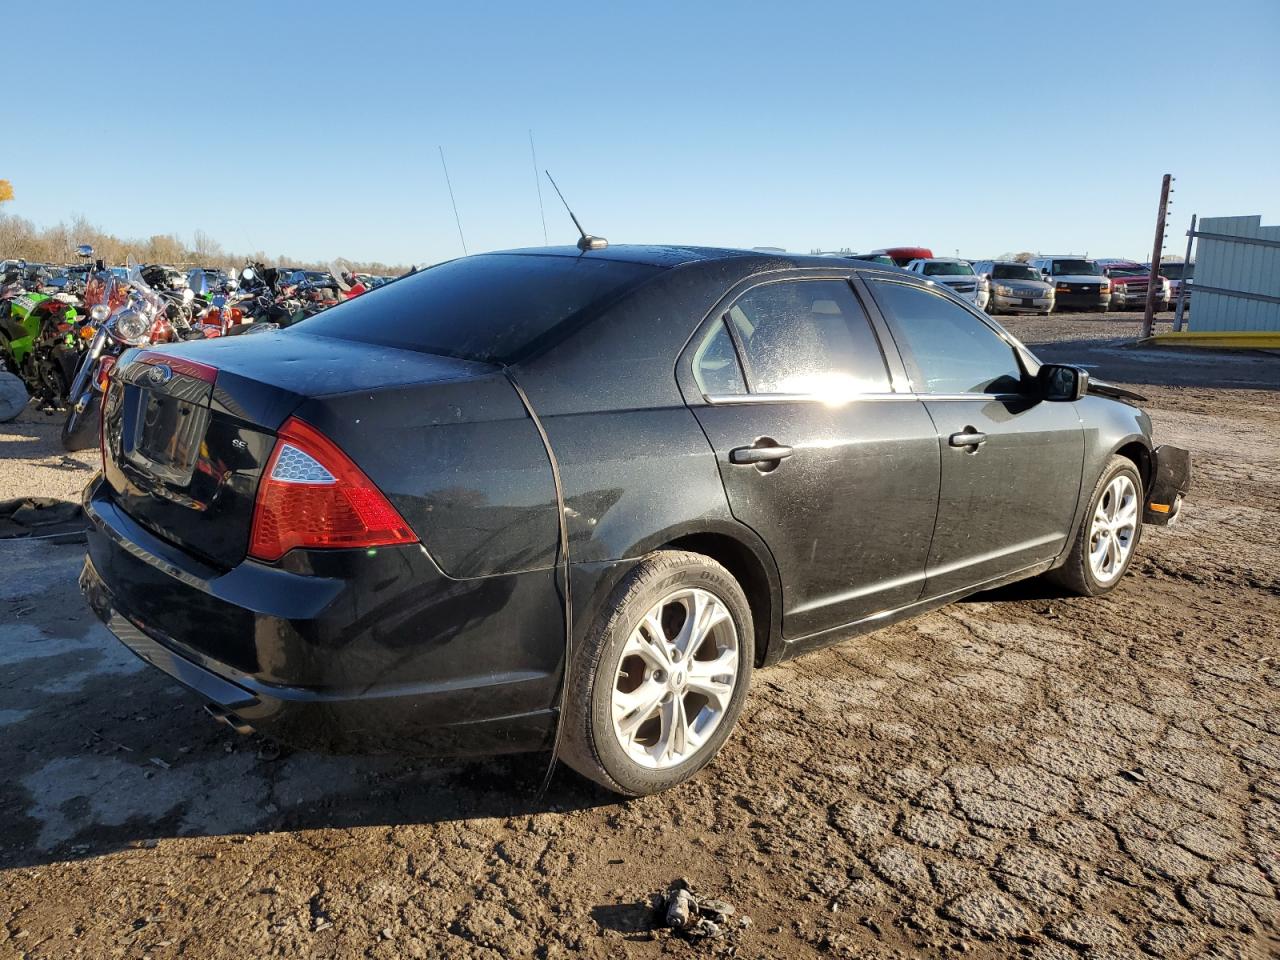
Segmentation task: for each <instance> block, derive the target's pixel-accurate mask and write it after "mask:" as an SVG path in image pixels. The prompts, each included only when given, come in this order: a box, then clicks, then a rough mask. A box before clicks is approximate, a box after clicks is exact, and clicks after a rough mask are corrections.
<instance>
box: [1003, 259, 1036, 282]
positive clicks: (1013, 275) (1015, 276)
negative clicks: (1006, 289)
mask: <svg viewBox="0 0 1280 960" xmlns="http://www.w3.org/2000/svg"><path fill="white" fill-rule="evenodd" d="M991 276H993V277H994V278H995V279H997V280H1039V279H1040V273H1039V272H1038V271H1037V270H1036V268H1035V267H1031V266H1027V265H1026V264H1024V263H997V264H996V265H995V266H994V267H992V268H991Z"/></svg>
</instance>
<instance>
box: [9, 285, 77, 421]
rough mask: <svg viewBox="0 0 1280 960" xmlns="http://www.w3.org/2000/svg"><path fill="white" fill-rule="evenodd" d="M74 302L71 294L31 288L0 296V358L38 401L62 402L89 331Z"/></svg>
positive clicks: (74, 299)
mask: <svg viewBox="0 0 1280 960" xmlns="http://www.w3.org/2000/svg"><path fill="white" fill-rule="evenodd" d="M77 303H78V300H77V298H75V297H73V296H71V295H70V294H47V293H39V292H32V291H28V292H24V293H20V294H18V295H17V296H14V297H11V298H9V299H7V300H4V301H0V358H2V359H3V362H4V366H5V367H6V368H7V369H8V370H9V372H10V373H14V374H16V375H17V376H18V377H20V378H21V380H22V382H23V384H25V385H26V388H27V392H28V393H29V394H31V396H33V397H34V398H35V399H36V401H37V402H38V403H40V404H41V405H42V406H47V407H61V406H64V405H65V404H66V402H67V392H68V389H69V388H70V386H71V381H72V379H73V378H74V377H75V372H76V367H77V366H78V365H79V363H80V356H81V354H83V353H84V351H85V348H86V347H87V345H88V339H86V336H87V337H88V338H92V336H93V330H92V327H91V326H90V324H91V321H90V318H89V316H88V315H87V314H85V313H83V312H82V311H81V310H80V309H78V308H77Z"/></svg>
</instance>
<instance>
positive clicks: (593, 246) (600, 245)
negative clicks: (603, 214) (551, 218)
mask: <svg viewBox="0 0 1280 960" xmlns="http://www.w3.org/2000/svg"><path fill="white" fill-rule="evenodd" d="M542 172H543V173H545V174H546V175H547V179H548V180H550V181H551V185H552V186H553V187H555V188H556V195H557V196H558V197H559V198H560V202H561V203H563V204H564V208H565V210H568V211H569V219H570V220H572V221H573V225H574V226H575V227H577V228H578V233H580V234H582V236H580V237H578V249H579V250H581V251H582V252H583V253H586V252H587V251H588V250H603V249H604V248H605V247H607V246H608V245H609V241H608V240H606V239H605V238H604V237H593V236H591V234H589V233H587V231H585V230H583V229H582V224H580V223H579V222H578V218H577V217H575V216H574V215H573V211H572V210H569V201H568V200H566V199H565V198H564V194H563V193H561V192H560V187H559V186H557V185H556V181H555V178H554V177H553V176H551V171H550V170H544V171H542Z"/></svg>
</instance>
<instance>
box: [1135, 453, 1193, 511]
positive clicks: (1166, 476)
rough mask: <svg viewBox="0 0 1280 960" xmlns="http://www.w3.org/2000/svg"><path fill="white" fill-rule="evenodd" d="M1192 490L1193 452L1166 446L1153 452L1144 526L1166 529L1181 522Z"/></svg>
mask: <svg viewBox="0 0 1280 960" xmlns="http://www.w3.org/2000/svg"><path fill="white" fill-rule="evenodd" d="M1190 489H1191V452H1190V451H1189V450H1184V449H1182V447H1175V446H1172V445H1171V444H1167V443H1166V444H1163V445H1161V446H1159V447H1156V448H1155V449H1154V450H1153V451H1151V481H1150V483H1148V484H1147V503H1146V509H1145V510H1144V511H1143V514H1142V519H1143V522H1144V523H1154V524H1157V525H1159V526H1165V525H1167V524H1170V523H1174V522H1176V521H1177V519H1178V517H1179V516H1180V515H1181V513H1182V500H1183V498H1184V497H1185V496H1186V495H1187V493H1188V491H1190Z"/></svg>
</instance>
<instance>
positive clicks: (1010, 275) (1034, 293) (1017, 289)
mask: <svg viewBox="0 0 1280 960" xmlns="http://www.w3.org/2000/svg"><path fill="white" fill-rule="evenodd" d="M973 270H974V272H975V273H976V274H977V275H978V276H980V277H985V278H986V279H987V282H988V283H990V284H991V299H990V300H988V301H987V312H988V313H990V314H992V315H994V314H997V313H1001V312H1005V311H1008V312H1011V313H1039V314H1049V313H1052V312H1053V284H1051V283H1047V282H1046V281H1045V280H1044V278H1043V277H1042V276H1041V275H1040V271H1039V270H1037V269H1036V268H1035V267H1033V266H1031V264H1029V263H1018V262H1017V261H1016V260H979V261H978V262H977V263H975V264H974V265H973Z"/></svg>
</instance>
